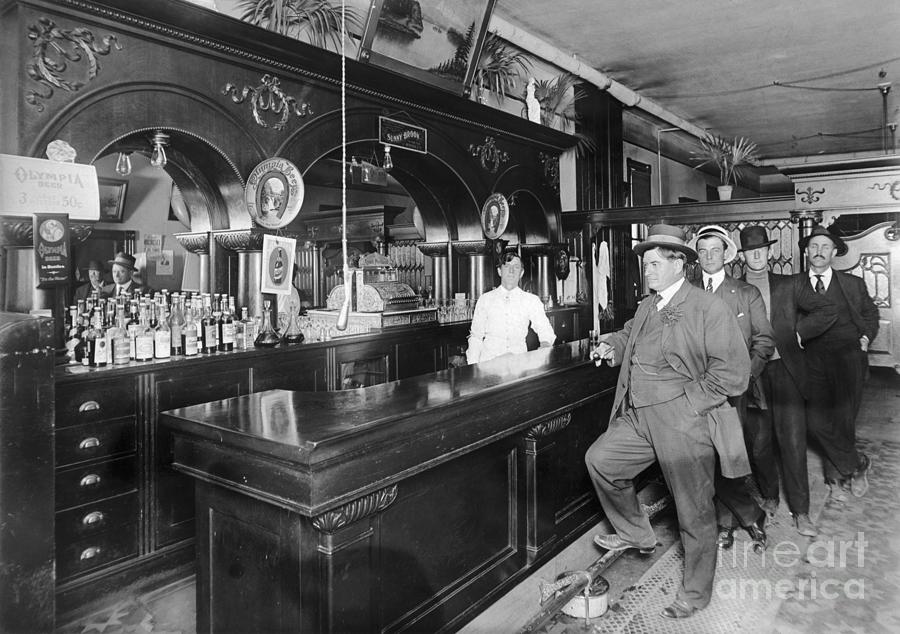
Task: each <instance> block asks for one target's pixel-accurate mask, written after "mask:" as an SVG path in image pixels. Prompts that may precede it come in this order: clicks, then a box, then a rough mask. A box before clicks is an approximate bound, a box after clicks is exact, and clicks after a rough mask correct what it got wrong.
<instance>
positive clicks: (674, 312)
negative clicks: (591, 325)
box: [604, 281, 750, 477]
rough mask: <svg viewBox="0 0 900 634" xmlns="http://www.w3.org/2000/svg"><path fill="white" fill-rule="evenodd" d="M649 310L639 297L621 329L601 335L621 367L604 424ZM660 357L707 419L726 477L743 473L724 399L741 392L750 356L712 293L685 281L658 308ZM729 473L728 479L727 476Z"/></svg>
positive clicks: (740, 446) (650, 304) (743, 457)
mask: <svg viewBox="0 0 900 634" xmlns="http://www.w3.org/2000/svg"><path fill="white" fill-rule="evenodd" d="M651 310H656V304H655V302H654V301H653V296H650V297H648V298H645V299H644V300H643V301H642V302H641V303H640V304H639V305H638V308H637V312H636V313H635V315H634V318H633V319H631V320H629V321H628V322H627V323H626V324H625V326H624V327H623V328H622V330H620V331H618V332H615V333H612V334H610V335H607V336H606V337H605V338H604V339H605V341H606V342H607V343H608V344H610V345H611V346H612V347H613V354H614V358H613V363H612V365H621V366H622V368H621V370H620V371H619V379H618V382H617V383H616V396H615V400H614V401H613V407H612V412H611V414H610V422H612V420H613V419H614V418H615V417H616V416H617V415H618V412H619V409H620V408H621V406H622V403H623V402H624V400H625V395H626V394H627V392H628V378H629V376H630V373H631V356H632V351H633V349H634V343H635V339H636V338H637V335H638V333H639V332H640V330H641V326H643V325H644V321H646V319H647V316H648V315H649V314H650V311H651ZM663 312H664V313H665V314H666V315H667V316H666V315H664V318H663V324H664V325H663V333H662V339H661V346H662V353H663V357H664V358H665V360H666V362H667V363H668V364H669V365H670V366H671V367H672V369H673V370H675V371H676V372H677V373H679V374H681V375H682V376H684V377H685V378H687V379H689V382H688V383H687V384H686V385H685V388H684V393H685V396H686V397H687V400H688V402H689V403H690V404H691V406H692V407H693V409H694V411H695V412H697V413H698V414H701V415H702V414H709V415H710V416H709V418H708V422H709V425H710V435H711V437H712V440H713V443H714V444H715V446H716V451H717V452H718V453H719V457H720V460H721V464H722V472H723V473H725V474H726V475H727V477H737V476H738V475H744V474H746V473H749V472H750V470H749V464H748V463H747V453H746V449H745V446H744V436H743V431H742V430H741V425H740V422H739V421H738V418H737V413H736V412H735V410H734V409H733V408H732V407H731V406H730V405H728V404H727V403H726V399H727V398H728V397H729V396H738V395H740V394H743V393H744V392H745V391H746V390H747V384H748V382H749V380H750V357H749V355H748V354H747V347H746V345H745V344H744V340H743V337H742V333H741V328H740V326H739V325H738V323H737V318H736V317H735V315H734V314H733V313H732V312H731V310H730V309H729V307H728V305H727V304H725V302H723V301H722V300H721V299H719V298H718V297H716V296H715V295H713V294H710V293H707V292H705V291H703V290H701V289H699V288H697V287H695V286H692V285H691V284H690V283H688V282H687V281H685V282H684V283H683V284H682V285H681V288H679V289H678V291H677V292H676V293H675V295H674V296H673V297H672V299H671V300H670V301H669V303H668V304H666V306H665V307H664V308H663ZM732 474H733V475H732Z"/></svg>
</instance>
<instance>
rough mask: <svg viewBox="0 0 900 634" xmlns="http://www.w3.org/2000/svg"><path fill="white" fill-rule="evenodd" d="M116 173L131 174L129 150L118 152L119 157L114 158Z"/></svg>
mask: <svg viewBox="0 0 900 634" xmlns="http://www.w3.org/2000/svg"><path fill="white" fill-rule="evenodd" d="M116 174H118V175H119V176H128V175H129V174H131V152H119V158H118V159H117V160H116Z"/></svg>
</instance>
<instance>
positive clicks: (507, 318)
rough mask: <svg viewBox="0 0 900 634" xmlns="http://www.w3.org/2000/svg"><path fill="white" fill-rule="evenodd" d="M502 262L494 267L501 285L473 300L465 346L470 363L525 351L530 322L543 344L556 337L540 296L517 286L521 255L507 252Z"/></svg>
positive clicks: (522, 270) (550, 343) (521, 268)
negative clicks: (470, 321)
mask: <svg viewBox="0 0 900 634" xmlns="http://www.w3.org/2000/svg"><path fill="white" fill-rule="evenodd" d="M501 262H502V263H501V265H500V268H498V269H497V272H498V273H499V274H500V286H498V287H497V288H495V289H494V290H492V291H488V292H487V293H485V294H484V295H482V296H481V297H480V298H479V299H478V303H477V304H475V314H474V315H473V316H472V326H471V330H470V332H469V347H468V349H467V350H466V360H467V361H468V362H469V363H470V364H471V363H478V362H480V361H487V360H488V359H493V358H494V357H499V356H500V355H503V354H518V353H520V352H526V351H527V350H528V348H527V347H526V346H525V337H526V336H527V334H528V326H529V324H530V325H531V328H532V329H533V330H534V331H535V332H536V333H537V336H538V339H539V340H540V342H541V347H542V348H546V347H549V346H552V345H553V343H554V341H556V333H555V332H553V326H551V325H550V320H549V319H547V315H546V314H545V313H544V305H543V304H542V303H541V300H540V299H539V298H538V296H537V295H534V294H532V293H527V292H525V291H523V290H522V289H521V288H519V280H521V279H522V275H524V273H525V269H524V267H523V266H522V260H521V258H519V256H518V255H516V254H515V253H506V254H505V255H504V256H503V259H502V261H501Z"/></svg>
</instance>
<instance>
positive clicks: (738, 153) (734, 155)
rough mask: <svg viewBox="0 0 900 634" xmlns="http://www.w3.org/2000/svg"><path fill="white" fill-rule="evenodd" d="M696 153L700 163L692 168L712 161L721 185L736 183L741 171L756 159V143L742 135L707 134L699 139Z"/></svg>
mask: <svg viewBox="0 0 900 634" xmlns="http://www.w3.org/2000/svg"><path fill="white" fill-rule="evenodd" d="M696 154H698V156H697V160H699V161H701V163H700V164H699V165H697V166H696V167H695V168H694V169H698V168H700V167H703V166H704V165H707V164H709V163H713V164H714V165H715V166H716V167H717V168H718V170H719V182H720V183H721V184H722V185H737V183H738V181H739V180H740V177H741V172H742V171H743V170H746V169H747V167H748V166H750V165H755V164H756V161H757V157H756V143H753V142H752V141H750V140H749V139H745V138H744V137H734V138H733V139H726V138H724V137H720V136H717V135H715V134H707V135H706V136H705V137H703V138H702V139H700V152H699V153H696Z"/></svg>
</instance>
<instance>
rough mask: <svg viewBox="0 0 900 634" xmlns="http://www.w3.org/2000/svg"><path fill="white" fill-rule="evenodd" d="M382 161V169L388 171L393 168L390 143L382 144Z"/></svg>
mask: <svg viewBox="0 0 900 634" xmlns="http://www.w3.org/2000/svg"><path fill="white" fill-rule="evenodd" d="M383 162H384V165H383V167H384V171H385V172H390V171H391V169H393V167H394V161H393V160H391V146H390V145H385V146H384V161H383Z"/></svg>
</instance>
